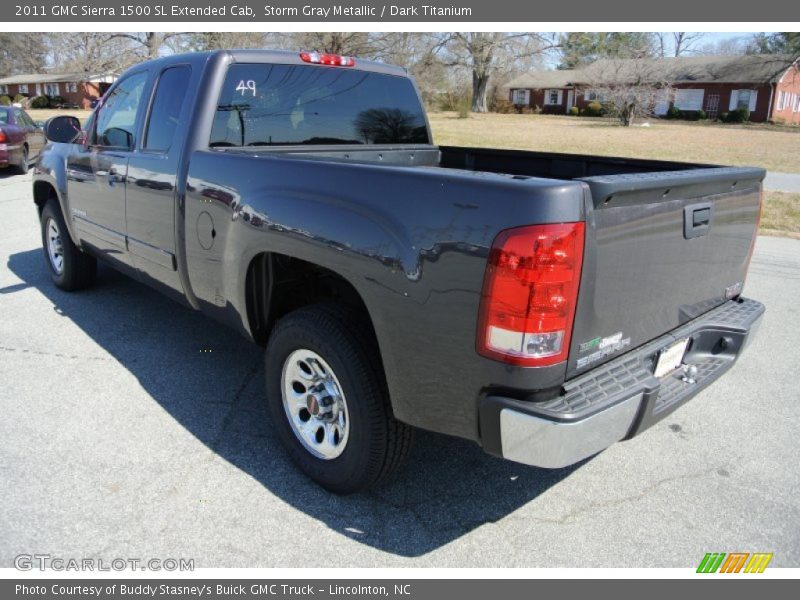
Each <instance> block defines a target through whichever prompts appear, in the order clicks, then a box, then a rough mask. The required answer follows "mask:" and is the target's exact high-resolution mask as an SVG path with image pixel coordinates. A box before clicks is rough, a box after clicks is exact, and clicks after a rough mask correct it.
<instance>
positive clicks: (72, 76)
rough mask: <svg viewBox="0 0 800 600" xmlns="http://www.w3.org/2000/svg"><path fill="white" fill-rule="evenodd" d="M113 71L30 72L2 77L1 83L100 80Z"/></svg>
mask: <svg viewBox="0 0 800 600" xmlns="http://www.w3.org/2000/svg"><path fill="white" fill-rule="evenodd" d="M113 76H114V75H113V74H112V73H96V74H87V73H29V74H25V75H11V76H10V77H3V78H2V79H0V85H9V84H11V85H14V84H20V83H22V84H33V83H62V82H68V81H99V80H104V79H106V78H108V77H113Z"/></svg>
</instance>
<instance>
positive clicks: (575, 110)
mask: <svg viewBox="0 0 800 600" xmlns="http://www.w3.org/2000/svg"><path fill="white" fill-rule="evenodd" d="M579 114H581V111H580V109H579V108H578V107H577V106H571V107H570V109H569V115H570V116H571V117H577V116H578V115H579Z"/></svg>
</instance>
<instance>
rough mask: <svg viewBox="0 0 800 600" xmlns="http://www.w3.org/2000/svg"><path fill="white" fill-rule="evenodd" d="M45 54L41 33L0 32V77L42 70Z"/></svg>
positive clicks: (44, 43) (45, 48)
mask: <svg viewBox="0 0 800 600" xmlns="http://www.w3.org/2000/svg"><path fill="white" fill-rule="evenodd" d="M46 56H47V43H46V36H45V34H43V33H0V77H5V76H6V75H14V74H18V73H37V72H39V71H42V70H43V68H44V65H45V60H46Z"/></svg>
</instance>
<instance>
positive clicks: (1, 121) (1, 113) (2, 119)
mask: <svg viewBox="0 0 800 600" xmlns="http://www.w3.org/2000/svg"><path fill="white" fill-rule="evenodd" d="M8 112H9V111H8V109H7V108H0V125H5V124H8Z"/></svg>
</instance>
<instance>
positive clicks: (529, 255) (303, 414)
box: [33, 50, 765, 493]
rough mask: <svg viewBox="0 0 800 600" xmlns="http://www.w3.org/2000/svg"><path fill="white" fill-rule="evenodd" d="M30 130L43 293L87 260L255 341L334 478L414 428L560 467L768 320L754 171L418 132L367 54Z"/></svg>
mask: <svg viewBox="0 0 800 600" xmlns="http://www.w3.org/2000/svg"><path fill="white" fill-rule="evenodd" d="M46 133H47V137H48V139H49V141H50V143H49V145H48V146H47V147H46V148H45V150H44V151H43V152H42V153H41V155H40V157H39V159H38V161H37V164H36V168H35V174H34V183H33V197H34V201H35V203H36V206H37V207H38V210H39V214H40V217H41V225H42V243H43V247H44V255H45V259H46V264H47V268H48V269H49V271H50V273H51V275H52V278H53V281H54V282H55V284H56V285H57V286H59V287H61V288H62V289H65V290H77V289H79V288H83V287H85V286H88V285H89V284H90V283H91V282H92V280H93V278H94V275H95V271H96V259H97V258H101V259H103V260H106V261H108V262H110V263H111V264H112V265H114V266H115V267H116V268H118V269H120V270H122V271H125V272H127V273H129V274H131V275H132V276H134V277H136V278H138V279H140V280H142V281H144V282H146V283H148V284H150V285H153V286H155V287H156V288H158V289H160V290H163V291H164V292H165V293H167V294H169V295H170V296H172V297H173V298H175V299H177V300H178V301H180V302H182V303H184V304H186V305H188V306H190V307H192V308H194V309H197V310H201V311H203V312H204V313H206V314H208V315H210V316H212V317H214V318H216V319H219V320H221V321H223V322H225V323H228V324H229V325H230V326H232V327H234V328H235V329H237V330H239V331H240V332H241V333H243V334H244V335H245V336H247V337H248V338H250V339H252V340H254V341H255V342H257V343H260V344H264V345H265V346H266V394H265V397H266V401H267V403H268V406H269V410H270V413H271V417H272V421H273V423H274V427H275V428H276V430H277V432H278V434H279V437H280V439H281V440H282V442H283V443H284V445H285V446H286V448H287V450H288V452H289V454H290V455H291V457H292V458H293V459H294V460H295V461H296V462H297V464H298V465H299V467H300V468H301V469H302V470H303V471H304V472H305V473H307V474H308V475H309V476H310V477H311V478H313V479H314V480H315V481H317V482H318V483H320V484H321V485H323V486H325V487H326V488H328V489H330V490H333V491H336V492H340V493H346V492H352V491H355V490H360V489H363V488H365V487H366V486H369V485H371V484H373V483H375V482H377V481H378V480H380V479H381V478H382V477H384V476H386V475H387V474H388V473H390V472H391V471H392V469H394V468H395V467H396V466H397V465H398V464H399V462H400V461H401V459H402V458H403V456H404V455H405V454H406V453H407V451H408V448H409V444H410V441H411V434H412V426H413V427H420V428H425V429H429V430H433V431H438V432H443V433H446V434H450V435H456V436H461V437H464V438H468V439H470V440H474V441H475V442H477V443H479V444H481V445H482V447H483V448H484V449H485V450H486V451H487V452H489V453H492V454H495V455H498V456H502V457H505V458H508V459H511V460H514V461H519V462H521V463H526V464H529V465H537V466H541V467H561V466H565V465H569V464H572V463H575V462H577V461H580V460H582V459H584V458H586V457H589V456H591V455H593V454H595V453H597V452H599V451H601V450H603V449H604V448H606V447H607V446H609V445H611V444H613V443H614V442H616V441H618V440H622V439H627V438H630V437H632V436H634V435H636V434H638V433H640V432H641V431H642V430H644V429H645V428H647V427H649V426H650V425H652V424H653V423H655V422H656V421H658V420H659V419H662V418H664V416H665V415H667V414H668V413H669V412H671V411H673V410H675V409H676V408H677V407H678V406H680V405H681V404H682V403H683V402H685V401H686V400H688V399H689V398H691V397H693V396H694V395H696V394H697V393H698V392H699V391H700V390H702V389H703V388H704V387H705V386H707V385H709V384H710V383H711V382H713V381H714V380H715V379H717V378H718V377H719V376H720V375H722V373H724V372H725V371H726V370H727V369H728V368H729V367H730V366H731V365H732V364H733V362H734V361H735V360H736V358H737V357H738V356H739V355H740V354H741V352H742V350H743V349H744V347H745V345H746V343H747V341H748V340H749V339H750V336H751V334H752V332H753V330H754V328H755V326H756V325H757V324H758V322H759V320H760V318H761V315H762V313H763V312H764V307H763V305H761V304H759V303H758V302H755V301H753V300H748V299H745V298H743V297H742V296H741V293H742V289H743V285H744V280H745V275H746V273H747V268H748V264H749V262H750V257H751V254H752V252H753V246H754V243H755V239H756V232H757V229H758V220H759V215H760V208H761V182H762V180H763V178H764V175H765V172H764V171H763V170H762V169H756V168H727V167H714V166H709V165H690V164H681V163H669V162H660V161H645V160H635V159H616V158H603V157H594V156H577V155H562V154H546V153H539V152H520V151H510V150H489V149H481V148H455V147H437V146H435V145H433V143H432V138H431V134H430V130H429V126H428V122H427V118H426V115H425V113H424V111H423V108H422V104H421V102H420V99H419V95H418V93H417V91H416V89H415V87H414V84H413V82H412V81H411V79H410V78H409V77H408V75H407V74H406V72H405V71H404V70H403V69H400V68H396V67H392V66H388V65H384V64H379V63H373V62H369V61H362V60H360V59H353V58H350V57H341V56H334V55H327V54H319V53H315V52H310V53H309V52H302V53H300V54H292V53H286V52H272V51H250V50H246V51H245V50H242V51H219V52H211V53H199V54H189V55H183V56H171V57H169V58H163V59H159V60H156V61H151V62H147V63H143V64H140V65H137V66H135V67H133V68H131V69H130V70H128V71H127V72H126V73H125V74H124V75H123V76H122V77H120V78H119V80H118V81H117V82H116V83H115V84H114V85H113V86H112V87H111V88H110V89H109V91H108V92H107V94H106V95H105V97H104V98H103V100H102V101H101V102H100V103H99V105H98V107H97V108H96V110H95V111H94V113H93V115H92V116H91V118H90V119H89V120H88V122H87V123H86V124H85V126H84V127H81V124H80V123H79V121H78V120H77V119H75V118H74V117H56V118H53V119H51V120H50V121H49V122H48V124H47V127H46ZM676 452H677V449H676ZM653 460H662V457H654V458H653Z"/></svg>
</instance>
